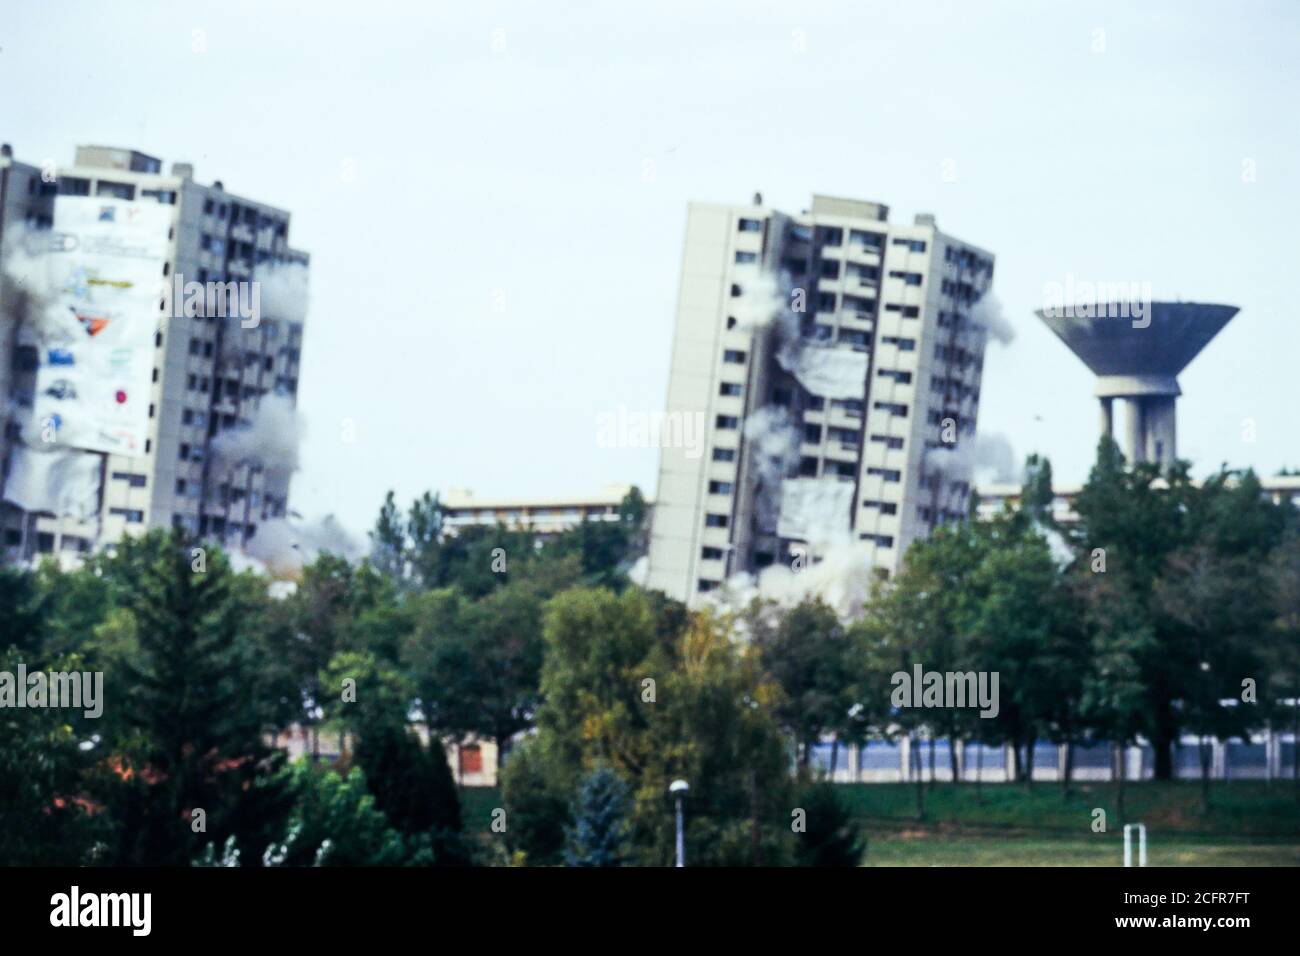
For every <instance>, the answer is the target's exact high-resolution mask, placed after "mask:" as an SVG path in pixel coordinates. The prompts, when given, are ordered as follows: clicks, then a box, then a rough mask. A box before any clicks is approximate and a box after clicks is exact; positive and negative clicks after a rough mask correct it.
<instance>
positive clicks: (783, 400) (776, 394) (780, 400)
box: [772, 388, 791, 406]
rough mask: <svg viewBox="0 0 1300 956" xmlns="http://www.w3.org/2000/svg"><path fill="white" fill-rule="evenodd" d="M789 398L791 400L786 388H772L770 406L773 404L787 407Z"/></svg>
mask: <svg viewBox="0 0 1300 956" xmlns="http://www.w3.org/2000/svg"><path fill="white" fill-rule="evenodd" d="M790 398H791V395H790V390H789V389H788V388H774V389H772V404H773V405H781V406H785V405H789V404H790Z"/></svg>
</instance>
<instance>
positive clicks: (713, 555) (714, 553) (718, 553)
mask: <svg viewBox="0 0 1300 956" xmlns="http://www.w3.org/2000/svg"><path fill="white" fill-rule="evenodd" d="M700 557H701V558H703V559H704V560H705V561H721V560H722V549H721V548H709V547H705V548H701V549H700Z"/></svg>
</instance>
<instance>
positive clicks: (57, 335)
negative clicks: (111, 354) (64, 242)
mask: <svg viewBox="0 0 1300 956" xmlns="http://www.w3.org/2000/svg"><path fill="white" fill-rule="evenodd" d="M6 231H7V233H8V234H7V235H6V237H5V238H6V242H5V246H6V249H5V257H4V261H3V263H0V268H3V270H4V274H5V275H6V276H7V277H8V279H9V288H8V290H7V291H8V298H7V300H6V301H5V302H4V303H2V305H3V308H0V325H2V327H3V331H4V333H5V334H6V335H9V334H12V333H11V330H12V329H13V327H14V324H15V323H16V324H18V325H19V326H20V334H21V340H22V342H23V344H35V343H38V342H43V341H58V340H59V339H61V338H64V337H66V336H68V335H69V334H70V333H69V329H68V322H67V310H66V309H64V308H62V307H61V306H60V305H59V303H58V290H57V289H56V288H55V287H54V283H53V281H52V279H51V278H50V253H51V245H50V244H51V243H52V242H54V241H56V239H55V237H54V236H53V235H52V234H51V233H50V232H48V231H44V230H35V229H29V228H27V226H26V225H24V224H21V223H18V224H13V225H10V226H8V227H6ZM73 331H75V327H74V329H73Z"/></svg>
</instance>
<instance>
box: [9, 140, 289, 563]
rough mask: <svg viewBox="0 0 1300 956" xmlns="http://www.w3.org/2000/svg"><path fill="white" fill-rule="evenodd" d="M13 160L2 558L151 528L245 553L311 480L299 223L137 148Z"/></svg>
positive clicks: (98, 542)
mask: <svg viewBox="0 0 1300 956" xmlns="http://www.w3.org/2000/svg"><path fill="white" fill-rule="evenodd" d="M4 160H5V161H6V165H5V167H4V169H3V180H2V181H0V190H2V193H3V195H2V197H0V230H3V231H2V232H0V246H2V248H0V254H3V256H4V263H5V269H4V270H3V271H0V343H2V344H0V351H3V353H4V354H2V355H0V367H2V368H3V371H0V375H3V376H5V378H4V380H3V382H0V384H3V387H4V391H5V394H6V396H7V397H8V398H9V399H10V408H11V410H12V411H11V414H10V418H9V421H8V422H7V427H6V429H5V433H4V439H3V446H2V447H0V452H2V453H3V467H4V475H3V478H4V486H3V487H4V499H5V501H4V503H3V504H0V535H2V536H3V537H2V539H0V544H2V545H3V548H4V554H5V557H6V558H7V559H9V560H19V561H27V560H31V559H32V558H33V557H35V556H38V555H42V554H60V555H63V556H66V557H69V558H70V559H73V560H76V559H78V558H79V556H80V555H82V554H84V553H86V552H88V551H91V550H93V549H95V548H98V547H102V546H111V545H112V544H113V543H114V542H116V541H118V540H120V539H121V538H122V537H123V536H124V535H129V534H135V533H140V532H143V531H144V530H146V529H148V528H155V527H176V528H182V529H185V530H186V531H188V532H190V533H191V534H194V535H198V536H202V537H211V538H217V539H221V540H223V541H225V542H227V543H228V544H230V545H232V546H235V547H240V546H243V545H245V544H246V543H247V542H249V541H250V540H251V539H252V538H253V537H254V536H255V535H256V533H257V528H258V526H259V524H260V523H262V522H263V521H265V520H269V519H274V518H279V517H283V516H285V514H286V512H287V508H288V496H289V481H290V475H291V473H292V471H293V469H294V468H295V467H296V461H295V460H294V459H295V457H296V456H295V453H294V451H293V449H292V446H293V445H295V444H296V440H297V439H296V435H290V434H287V432H290V431H292V430H293V428H294V421H293V414H294V413H293V411H292V410H293V407H294V405H295V404H296V395H297V390H298V376H299V361H300V355H301V348H302V323H303V319H304V312H305V306H306V273H307V267H308V261H309V260H308V256H307V254H306V253H304V252H301V251H298V250H296V249H294V248H293V247H292V246H291V245H290V242H289V226H290V214H289V213H288V212H287V211H286V210H284V209H282V208H280V207H278V206H273V205H270V204H268V203H265V202H261V201H258V200H253V199H249V198H246V197H244V196H241V195H237V194H234V193H231V192H227V191H226V189H225V188H224V186H223V184H222V183H221V182H220V181H217V182H213V183H212V184H211V185H203V184H201V183H199V182H197V181H196V180H195V179H194V171H193V167H192V166H190V165H189V164H188V163H174V164H172V166H171V169H170V171H169V172H164V171H163V164H162V161H161V160H159V159H156V158H154V157H152V156H148V155H147V154H144V153H141V152H139V151H137V150H133V149H119V148H115V147H105V146H79V147H77V150H76V158H75V161H74V162H73V164H72V165H70V166H59V167H54V166H52V165H50V166H47V167H45V168H37V167H35V166H33V165H30V164H23V163H17V162H15V161H14V160H13V159H12V150H11V149H10V148H9V147H8V146H6V147H5V148H4ZM47 260H48V261H47ZM47 278H48V280H49V285H48V287H46V288H42V287H41V286H42V284H43V283H45V282H46V279H47ZM192 283H197V285H191V284H192ZM191 290H194V291H193V293H191ZM213 290H215V292H216V299H215V307H214V298H213ZM227 293H229V295H228V296H227ZM249 305H252V306H253V311H248V310H247V309H246V308H245V307H247V306H249ZM253 312H256V313H257V314H256V315H254V314H253ZM271 433H277V434H274V435H273V434H271Z"/></svg>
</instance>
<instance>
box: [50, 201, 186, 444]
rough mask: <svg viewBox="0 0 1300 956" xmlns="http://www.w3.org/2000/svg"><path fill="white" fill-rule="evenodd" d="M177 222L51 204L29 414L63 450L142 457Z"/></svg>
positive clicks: (86, 205)
mask: <svg viewBox="0 0 1300 956" xmlns="http://www.w3.org/2000/svg"><path fill="white" fill-rule="evenodd" d="M173 213H174V209H173V207H171V206H165V205H162V204H157V203H151V202H141V203H136V202H128V201H125V200H121V199H107V198H102V197H88V196H60V197H59V198H58V200H57V201H56V202H55V204H54V229H53V236H52V240H53V241H52V242H51V248H50V251H49V254H48V264H49V286H48V288H49V290H50V293H51V299H52V301H51V302H49V303H47V304H46V307H45V308H44V309H43V310H42V319H41V322H40V327H39V329H38V331H37V340H38V349H39V359H38V362H39V364H38V366H37V372H36V391H35V396H34V412H35V420H36V421H37V422H38V423H40V424H41V427H42V428H48V427H51V426H52V427H53V429H54V431H55V433H56V434H57V441H58V444H60V445H62V446H67V447H73V448H81V449H85V450H87V451H99V452H112V453H116V454H123V455H141V454H143V453H144V445H145V439H146V436H147V434H148V428H149V395H150V389H151V383H152V377H153V364H154V335H155V333H156V332H157V330H158V325H159V301H160V299H161V298H162V289H163V284H164V283H165V282H166V281H167V278H166V277H165V276H164V275H163V264H164V263H165V261H166V259H167V251H168V234H169V230H170V228H171V224H172V216H173Z"/></svg>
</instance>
